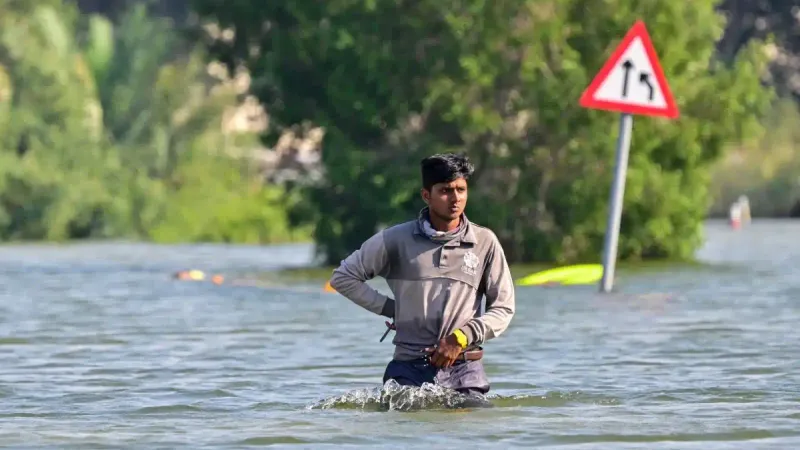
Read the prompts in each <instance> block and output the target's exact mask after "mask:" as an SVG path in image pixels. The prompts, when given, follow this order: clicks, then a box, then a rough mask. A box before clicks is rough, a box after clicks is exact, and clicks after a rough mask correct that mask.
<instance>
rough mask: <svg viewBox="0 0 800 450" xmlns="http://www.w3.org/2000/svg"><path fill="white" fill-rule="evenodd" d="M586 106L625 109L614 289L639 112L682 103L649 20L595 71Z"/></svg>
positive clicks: (609, 268) (612, 208)
mask: <svg viewBox="0 0 800 450" xmlns="http://www.w3.org/2000/svg"><path fill="white" fill-rule="evenodd" d="M580 105H581V106H583V107H585V108H592V109H604V110H607V111H616V112H620V113H622V114H621V116H620V121H619V134H618V135H617V152H616V161H615V168H614V181H613V182H612V183H611V194H610V196H609V208H608V220H607V222H606V235H605V241H604V242H603V277H602V279H601V280H600V290H601V291H603V292H609V291H611V288H612V287H613V285H614V267H615V266H616V261H617V243H618V241H619V227H620V221H621V220H622V200H623V197H624V195H625V176H626V174H627V171H628V154H629V153H630V147H631V130H632V129H633V114H640V115H647V116H657V117H667V118H676V117H678V107H677V106H676V105H675V99H674V98H673V97H672V92H671V91H670V89H669V85H668V84H667V80H666V78H665V77H664V71H663V70H662V69H661V63H660V62H659V60H658V56H657V55H656V51H655V49H654V48H653V43H652V42H651V41H650V35H649V34H648V33H647V29H646V28H645V26H644V22H642V21H637V22H636V23H635V24H634V25H633V27H631V29H630V30H628V32H627V33H626V34H625V36H624V37H623V38H622V42H620V43H619V45H618V46H617V48H616V49H615V50H614V52H613V53H612V54H611V56H610V57H609V58H608V60H607V61H606V63H605V64H604V65H603V67H602V68H601V69H600V72H598V74H597V76H595V77H594V79H593V80H592V82H591V84H589V87H587V88H586V90H585V91H584V92H583V95H581V98H580Z"/></svg>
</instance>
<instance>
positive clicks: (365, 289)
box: [330, 232, 394, 318]
mask: <svg viewBox="0 0 800 450" xmlns="http://www.w3.org/2000/svg"><path fill="white" fill-rule="evenodd" d="M388 267H389V266H388V258H387V254H386V245H385V243H384V240H383V232H378V233H376V234H375V235H373V236H372V237H370V238H369V239H367V240H366V241H365V242H364V243H363V244H362V245H361V248H359V249H358V250H356V251H354V252H353V253H351V254H350V256H348V257H347V258H346V259H345V260H344V261H342V263H341V265H339V267H337V268H336V269H335V270H334V271H333V275H332V276H331V280H330V283H331V287H332V288H334V289H335V290H336V292H338V293H340V294H342V295H343V296H345V297H346V298H348V299H349V300H351V301H352V302H353V303H355V304H357V305H358V306H361V307H362V308H364V309H366V310H367V311H371V312H373V313H375V314H380V315H382V316H385V317H389V318H394V300H392V299H390V298H389V297H387V296H385V295H383V294H381V293H380V292H378V291H376V290H375V289H373V288H372V287H370V286H368V285H367V283H366V281H367V280H370V279H372V278H374V277H375V276H376V275H383V276H385V275H386V272H387V271H388Z"/></svg>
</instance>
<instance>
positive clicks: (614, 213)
mask: <svg viewBox="0 0 800 450" xmlns="http://www.w3.org/2000/svg"><path fill="white" fill-rule="evenodd" d="M632 129H633V116H632V115H630V114H622V115H621V116H620V120H619V136H617V156H616V167H615V168H614V181H613V182H612V183H611V195H610V196H609V206H608V221H607V223H606V236H605V240H604V242H603V279H602V280H601V285H600V290H601V291H602V292H611V288H612V287H613V286H614V268H615V266H616V262H617V243H618V241H619V224H620V220H621V219H622V200H623V198H624V196H625V177H626V175H627V173H628V154H629V153H630V148H631V130H632Z"/></svg>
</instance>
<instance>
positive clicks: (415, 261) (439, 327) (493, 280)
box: [330, 216, 515, 360]
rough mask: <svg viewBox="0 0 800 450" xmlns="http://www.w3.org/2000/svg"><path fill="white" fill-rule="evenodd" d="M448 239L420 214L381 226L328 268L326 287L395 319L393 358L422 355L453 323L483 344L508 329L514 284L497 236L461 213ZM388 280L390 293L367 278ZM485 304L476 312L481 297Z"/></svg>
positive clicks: (453, 327) (470, 339)
mask: <svg viewBox="0 0 800 450" xmlns="http://www.w3.org/2000/svg"><path fill="white" fill-rule="evenodd" d="M462 221H463V226H461V227H460V231H459V232H458V233H457V234H456V235H455V236H454V237H452V238H451V239H450V240H449V241H447V242H437V241H436V240H435V239H432V238H430V237H428V236H427V235H426V234H425V233H424V231H423V229H422V225H421V221H420V220H413V221H409V222H405V223H401V224H399V225H395V226H392V227H390V228H387V229H385V230H382V231H380V232H378V233H376V234H375V235H373V236H372V237H370V238H369V239H367V240H366V241H365V242H364V243H363V244H362V246H361V248H359V249H358V250H356V251H354V252H353V253H352V254H351V255H350V256H348V257H347V258H346V259H345V260H344V261H342V262H341V265H340V266H339V267H338V268H337V269H335V270H334V271H333V276H332V277H331V280H330V283H331V286H332V287H333V288H334V289H335V290H336V291H337V292H338V293H340V294H341V295H343V296H345V297H347V298H348V299H350V300H351V301H353V302H354V303H356V304H357V305H359V306H361V307H363V308H365V309H367V310H369V311H372V312H373V313H375V314H380V315H383V316H386V317H389V318H394V321H395V326H396V328H397V332H396V334H395V337H394V340H393V343H394V345H395V352H394V358H395V359H399V360H410V359H415V358H419V357H420V356H422V355H423V354H424V353H423V349H425V348H427V347H433V346H434V345H436V344H437V343H438V342H439V340H440V339H442V338H444V337H446V336H448V335H449V334H451V333H452V332H453V331H455V330H456V329H459V328H460V329H461V330H462V331H463V332H464V334H465V335H466V336H467V340H468V343H469V345H482V344H483V343H484V342H486V341H487V340H489V339H492V338H495V337H497V336H499V335H500V334H501V333H503V332H504V331H505V330H506V328H508V325H509V323H510V322H511V318H512V317H513V315H514V308H515V297H514V285H513V282H512V280H511V274H510V273H509V269H508V263H507V261H506V258H505V254H504V252H503V248H502V246H501V245H500V242H499V241H498V240H497V236H495V234H494V233H493V232H492V231H491V230H489V229H488V228H484V227H481V226H478V225H475V224H473V223H470V222H469V220H467V218H466V216H462ZM375 276H381V277H383V278H385V279H386V281H387V284H388V285H389V288H390V289H391V291H392V294H393V296H394V299H391V298H389V297H387V296H385V295H383V294H381V293H379V292H378V291H376V290H375V289H373V288H372V287H371V286H369V285H367V284H366V283H365V281H366V280H369V279H372V278H374V277H375ZM484 296H485V297H486V308H485V312H484V314H483V315H481V300H482V298H483V297H484Z"/></svg>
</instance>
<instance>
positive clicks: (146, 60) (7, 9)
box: [0, 0, 292, 242]
mask: <svg viewBox="0 0 800 450" xmlns="http://www.w3.org/2000/svg"><path fill="white" fill-rule="evenodd" d="M187 47H188V50H187ZM0 97H2V98H1V99H0V100H1V101H0V240H16V239H54V240H60V239H68V238H100V237H144V238H153V239H156V240H180V241H191V240H208V239H213V240H246V241H250V242H273V241H276V240H285V239H289V238H291V237H292V236H291V235H292V233H291V232H290V231H289V229H288V219H287V217H286V214H285V209H286V205H285V202H284V196H283V195H282V191H280V190H276V188H272V187H262V186H261V183H260V178H259V176H258V174H255V173H253V171H252V170H251V168H250V167H249V165H248V164H246V161H244V160H242V161H240V160H238V159H237V158H234V157H232V156H231V154H233V153H235V152H236V150H237V148H235V145H234V144H233V143H232V142H231V139H230V138H229V137H228V136H226V135H224V134H223V130H222V127H221V123H222V118H223V114H224V111H225V109H226V108H227V107H231V106H235V105H236V104H237V102H238V98H237V93H236V92H235V90H234V89H233V88H232V87H230V86H224V85H223V86H220V85H219V83H216V82H214V80H210V79H209V77H208V76H207V74H206V58H205V55H204V54H203V52H202V50H201V49H199V48H197V49H194V48H192V46H191V45H187V42H186V41H185V40H184V39H183V37H182V36H181V35H180V34H179V33H178V31H177V30H176V29H175V28H174V26H172V25H171V24H170V23H169V22H168V21H166V20H163V19H158V18H155V17H152V16H150V15H148V14H147V12H146V8H145V5H141V4H140V5H134V6H133V7H132V8H131V9H129V10H126V11H125V12H124V14H122V15H121V16H120V18H119V22H117V23H113V22H111V21H109V20H108V19H106V18H104V17H101V16H97V15H81V14H79V12H78V10H77V9H76V8H75V7H74V6H73V5H71V4H70V3H65V2H62V1H61V0H43V1H36V2H21V1H12V0H0ZM195 185H202V189H200V188H198V187H197V186H195ZM231 199H235V201H231ZM183 223H186V224H189V225H190V226H182V227H180V228H176V224H183Z"/></svg>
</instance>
